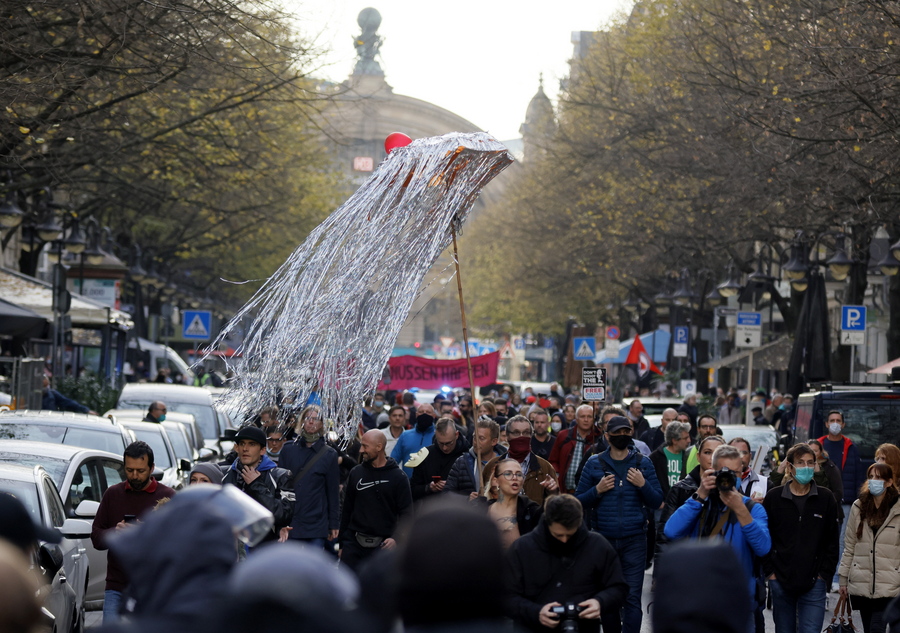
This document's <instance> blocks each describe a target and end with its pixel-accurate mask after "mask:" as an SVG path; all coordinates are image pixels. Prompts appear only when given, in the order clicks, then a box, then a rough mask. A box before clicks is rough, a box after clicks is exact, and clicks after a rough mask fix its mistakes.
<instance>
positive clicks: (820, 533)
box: [763, 444, 840, 633]
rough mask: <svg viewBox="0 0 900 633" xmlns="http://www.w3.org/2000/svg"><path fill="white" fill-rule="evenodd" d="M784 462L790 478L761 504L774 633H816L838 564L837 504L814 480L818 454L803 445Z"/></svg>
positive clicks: (773, 489)
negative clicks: (765, 525)
mask: <svg viewBox="0 0 900 633" xmlns="http://www.w3.org/2000/svg"><path fill="white" fill-rule="evenodd" d="M785 459H786V460H787V461H788V467H787V468H788V472H789V473H790V474H791V475H792V477H793V479H792V480H791V481H790V483H788V484H787V485H784V486H779V487H777V488H772V489H771V490H769V492H768V493H767V494H766V499H765V501H763V507H764V508H765V509H766V514H767V515H768V517H769V534H770V535H771V537H772V549H771V551H770V552H769V555H768V556H766V558H765V560H764V563H763V569H764V571H765V574H766V577H767V578H768V580H769V590H770V591H771V594H772V610H773V616H774V619H775V631H776V633H782V632H783V631H796V632H797V633H818V631H820V630H821V628H822V620H823V619H824V617H825V594H826V592H827V591H828V586H829V584H830V583H831V578H832V576H834V570H835V569H836V568H837V564H838V534H839V532H840V524H839V523H838V520H837V502H836V501H835V500H834V495H833V494H831V492H830V491H829V490H826V489H824V488H818V487H817V486H816V482H814V481H813V480H812V477H813V473H814V471H815V467H816V454H815V453H814V452H813V450H812V449H811V448H810V447H809V446H808V445H807V444H797V445H795V446H793V447H791V449H790V450H789V451H788V452H787V456H786V457H785Z"/></svg>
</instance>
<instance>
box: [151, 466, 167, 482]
mask: <svg viewBox="0 0 900 633" xmlns="http://www.w3.org/2000/svg"><path fill="white" fill-rule="evenodd" d="M163 474H164V473H163V471H162V468H159V467H158V466H154V467H153V475H152V477H153V478H154V479H155V480H156V481H162V478H163Z"/></svg>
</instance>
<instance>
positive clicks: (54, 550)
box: [38, 543, 63, 576]
mask: <svg viewBox="0 0 900 633" xmlns="http://www.w3.org/2000/svg"><path fill="white" fill-rule="evenodd" d="M38 562H39V563H40V564H41V567H42V568H43V569H44V571H46V572H47V575H48V576H53V575H54V574H56V572H58V571H59V570H60V568H61V567H62V565H63V554H62V550H61V549H60V548H59V545H54V544H53V543H44V544H42V545H41V548H40V550H38Z"/></svg>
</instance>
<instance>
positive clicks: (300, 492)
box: [279, 413, 341, 549]
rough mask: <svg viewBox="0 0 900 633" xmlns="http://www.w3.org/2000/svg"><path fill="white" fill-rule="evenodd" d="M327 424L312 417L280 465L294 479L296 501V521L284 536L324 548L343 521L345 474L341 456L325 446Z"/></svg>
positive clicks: (333, 538)
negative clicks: (342, 502) (288, 471)
mask: <svg viewBox="0 0 900 633" xmlns="http://www.w3.org/2000/svg"><path fill="white" fill-rule="evenodd" d="M323 431H324V424H323V421H322V419H321V418H320V417H319V416H318V415H314V414H312V413H311V414H309V415H307V416H306V418H305V419H304V420H303V424H302V426H301V427H300V436H299V437H297V438H296V439H295V440H294V441H293V442H291V443H289V444H287V445H285V447H284V448H283V449H282V450H281V456H280V458H279V464H280V465H281V466H282V467H283V468H287V469H288V470H290V471H291V472H292V473H293V474H294V475H293V476H292V477H291V482H292V484H293V485H292V486H291V490H290V494H289V497H293V499H294V518H293V520H292V521H291V525H290V527H287V528H285V529H284V530H282V532H281V539H280V540H281V541H285V540H287V539H288V538H290V539H293V540H298V541H303V542H306V543H309V544H310V545H312V546H313V547H317V548H320V549H321V548H323V547H324V546H325V541H326V540H328V541H334V540H335V539H336V538H337V537H338V528H339V527H340V520H341V505H340V499H339V493H340V482H341V473H340V466H339V465H338V453H337V451H336V450H334V449H333V448H331V447H330V446H328V444H327V443H326V442H325V436H324V433H323Z"/></svg>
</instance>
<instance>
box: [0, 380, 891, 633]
mask: <svg viewBox="0 0 900 633" xmlns="http://www.w3.org/2000/svg"><path fill="white" fill-rule="evenodd" d="M772 405H774V400H773V401H772V402H766V403H765V407H763V408H761V410H762V411H765V409H766V408H768V407H770V406H772ZM726 406H727V403H726ZM779 406H780V404H779V405H778V406H776V407H775V411H776V412H777V411H779V410H781V411H783V410H784V409H779ZM713 411H714V413H708V412H706V413H704V412H701V411H700V410H699V408H698V406H697V399H696V397H695V396H694V395H693V394H690V395H688V396H687V397H686V398H685V399H684V404H683V405H682V406H681V407H678V408H677V409H676V408H672V409H667V410H665V411H664V412H663V413H662V422H661V424H660V426H659V427H651V425H650V424H649V423H648V421H647V420H646V418H645V417H644V416H643V407H642V405H641V402H640V399H634V400H632V401H630V403H629V405H628V407H627V408H621V407H617V406H610V405H607V404H604V403H599V402H583V401H580V400H579V398H578V396H577V395H575V394H568V395H563V394H562V393H553V394H550V395H538V394H532V393H528V392H526V393H523V394H516V393H514V392H513V391H512V390H509V391H504V392H502V393H498V394H495V395H494V396H492V397H486V398H483V399H482V400H481V401H480V402H477V403H476V402H475V401H473V399H472V397H471V396H470V395H468V394H463V395H461V396H459V397H455V395H454V394H453V393H448V394H443V393H442V394H439V395H438V396H437V397H436V398H435V400H434V401H433V402H418V401H416V396H415V394H413V393H409V392H406V393H400V394H384V393H380V392H379V393H376V394H374V395H373V396H372V398H370V399H369V400H367V401H366V403H365V408H364V410H363V412H362V423H361V424H360V425H359V430H358V433H357V435H356V437H355V438H352V439H351V440H350V441H349V443H348V442H341V441H340V440H339V438H337V437H336V436H334V435H333V434H329V433H328V432H327V429H326V425H325V423H326V421H325V420H324V419H323V415H322V410H321V408H320V406H318V405H316V404H309V405H308V406H306V407H304V408H302V409H301V410H299V411H298V412H296V413H286V412H283V411H280V410H279V409H278V407H277V406H275V405H272V406H270V407H267V408H266V409H263V410H262V411H259V412H258V414H257V415H255V416H254V417H253V418H252V419H250V420H247V421H246V423H245V424H244V425H243V426H242V427H241V428H240V429H239V430H238V431H237V432H236V434H235V435H234V436H233V438H232V439H233V441H234V449H233V451H232V452H231V454H230V455H227V456H224V458H223V460H222V461H221V462H220V463H219V464H214V463H198V464H197V465H196V466H195V467H194V469H193V470H192V472H191V474H190V484H191V485H190V486H189V487H188V490H187V491H186V492H180V493H178V494H175V492H174V491H173V490H171V489H169V488H167V487H166V486H163V485H162V484H161V483H159V482H158V481H156V480H155V479H154V478H153V477H152V476H151V474H152V472H153V467H154V456H153V451H152V449H151V448H150V447H149V446H148V445H146V444H144V443H143V442H135V443H134V444H132V445H131V446H129V447H128V448H127V449H126V451H125V454H124V464H125V472H126V475H127V479H126V481H124V482H123V483H121V484H117V485H115V486H111V487H110V488H109V489H108V490H107V492H106V493H105V495H104V496H103V498H102V501H101V502H100V508H99V510H98V513H97V516H96V519H95V521H94V526H93V533H92V541H93V543H94V545H95V547H97V548H98V549H109V550H110V551H109V555H108V570H107V584H106V595H105V604H104V626H105V627H108V628H109V629H110V630H116V629H123V630H140V629H143V628H149V626H151V625H152V626H154V627H156V626H159V625H161V624H166V625H170V626H172V627H173V628H175V629H176V630H178V629H184V630H187V628H188V627H189V626H191V627H194V628H193V629H192V630H196V629H202V628H204V627H207V626H208V622H203V623H201V622H199V621H198V618H197V615H196V608H198V607H197V604H200V603H203V601H204V600H206V601H208V606H215V607H216V608H217V609H218V610H219V611H221V612H224V613H228V614H230V617H233V618H234V621H239V620H240V619H241V618H242V617H246V616H244V615H242V614H241V613H240V612H239V610H237V609H238V606H239V605H244V606H247V605H249V604H258V603H261V602H266V604H268V605H269V607H270V608H271V609H272V611H270V612H268V613H267V614H266V618H267V620H266V621H267V622H271V623H277V622H278V618H277V617H276V615H277V614H278V613H284V614H289V613H294V612H295V611H297V609H298V608H300V606H299V604H291V600H290V598H289V597H288V596H289V595H291V594H290V592H287V593H286V592H284V591H281V590H280V589H279V588H278V581H277V579H275V580H273V581H271V582H270V583H269V584H270V585H272V588H271V590H270V591H269V592H268V593H267V592H266V591H260V590H259V589H257V590H255V592H250V593H253V595H254V596H256V597H257V601H256V602H254V601H253V600H249V598H248V596H247V595H241V596H240V600H238V599H237V597H235V596H232V598H233V599H232V600H230V601H225V602H216V603H215V605H214V601H213V597H212V596H203V597H201V595H200V594H202V593H203V591H204V590H207V591H208V590H209V587H206V586H205V587H203V588H201V586H200V585H199V584H197V583H201V582H207V581H208V580H209V578H210V575H209V572H208V569H206V568H204V570H203V571H200V570H199V568H200V567H201V566H203V561H204V560H205V557H209V558H210V561H211V562H210V566H211V567H212V568H214V569H215V570H217V573H219V574H224V575H227V576H228V582H227V585H228V587H231V588H233V587H238V586H246V585H247V583H248V580H247V578H246V574H250V573H251V572H249V571H244V570H247V569H256V570H257V571H256V573H259V571H260V569H262V570H268V571H269V572H270V573H271V574H272V575H275V574H277V573H278V570H279V568H280V567H284V568H285V569H286V570H287V569H288V568H290V569H293V567H292V566H291V564H290V563H289V561H292V560H293V561H294V562H296V565H297V567H298V569H299V568H302V569H304V570H306V571H307V573H308V574H309V577H304V578H305V580H302V581H301V580H298V582H306V583H310V584H313V585H315V583H316V576H317V575H319V576H321V582H322V583H326V584H327V583H332V584H334V585H335V587H342V589H334V595H331V596H329V597H328V599H327V600H324V599H323V601H320V603H319V604H313V603H312V602H310V601H304V604H306V603H309V612H308V613H307V617H311V616H310V614H315V617H318V618H324V619H325V620H327V622H324V621H317V622H318V623H317V624H315V625H311V628H314V629H315V628H316V627H317V626H321V627H322V628H323V630H342V627H344V626H346V627H351V626H360V625H362V626H366V627H368V628H375V629H383V630H385V631H387V630H390V629H391V628H392V627H393V626H394V624H395V623H396V622H397V621H398V619H399V620H401V621H402V622H403V623H404V625H405V627H406V628H408V629H410V630H417V629H419V628H423V629H434V630H438V629H440V627H442V626H443V627H445V628H446V627H447V626H450V627H451V629H452V630H456V629H455V628H453V627H455V626H456V625H457V624H460V623H462V622H468V624H467V625H466V626H467V628H468V629H472V630H479V628H480V627H483V628H485V629H487V628H488V627H491V628H496V627H497V626H506V625H508V624H509V623H512V626H515V627H517V628H520V629H523V630H532V631H544V630H548V629H562V630H564V631H574V630H578V631H581V632H582V633H588V632H590V631H598V630H599V628H600V625H601V624H602V628H603V631H606V632H611V633H615V632H619V631H623V632H625V633H638V632H639V631H640V630H641V626H642V620H643V617H644V614H643V611H642V591H643V585H644V576H645V571H646V570H647V569H649V568H651V567H652V568H653V578H654V588H653V591H654V599H653V604H654V606H653V630H654V631H658V632H659V633H664V632H667V631H719V632H721V631H735V632H740V633H750V632H755V633H762V631H763V630H764V628H765V622H764V617H763V614H764V610H765V608H766V605H767V601H768V602H769V603H770V604H771V607H772V611H773V619H774V623H775V629H776V631H777V633H797V632H799V633H818V631H820V630H821V629H822V627H823V622H824V621H825V605H826V594H827V593H828V592H829V590H834V591H836V592H837V593H838V594H839V596H841V598H842V599H844V598H846V599H847V600H849V604H850V605H851V606H852V608H853V609H855V610H857V611H859V613H860V615H861V618H862V622H863V627H864V630H865V633H874V632H882V631H886V627H887V624H888V623H889V622H890V621H892V618H893V615H892V609H891V607H890V605H889V603H890V602H891V600H892V599H893V598H895V597H896V596H898V595H900V572H898V571H897V570H898V569H900V506H898V504H897V501H898V499H900V493H898V484H900V482H898V481H896V480H897V473H898V470H900V449H898V448H897V447H896V446H894V445H890V444H886V445H883V446H881V447H879V449H878V451H877V453H876V463H874V464H872V465H871V466H869V467H868V468H865V467H864V466H863V463H862V462H861V460H860V457H859V454H858V451H857V448H856V446H855V445H854V443H853V442H852V441H851V440H850V438H848V437H847V436H846V435H844V426H845V423H844V418H843V414H842V413H841V412H840V411H832V412H830V413H829V414H828V419H827V428H828V433H827V435H825V436H823V437H821V438H818V439H815V440H811V441H810V442H809V443H808V444H797V445H794V446H793V447H791V448H790V450H789V451H788V452H787V455H786V456H785V459H784V460H783V461H782V462H781V463H780V464H778V465H777V468H775V469H774V470H773V471H772V472H770V473H769V474H768V476H764V475H763V474H762V473H759V472H756V471H755V470H754V468H753V463H754V462H753V460H752V456H753V455H752V454H753V451H754V449H755V448H757V447H753V446H751V445H750V443H749V442H748V441H747V440H745V439H743V438H741V437H734V438H731V439H730V441H726V439H725V438H724V437H723V436H722V435H721V430H720V428H719V418H718V416H717V414H720V413H721V410H716V409H713ZM160 412H162V414H164V412H165V404H164V403H162V402H155V403H153V404H151V406H150V409H149V410H148V415H147V418H146V419H148V420H149V421H153V420H155V419H159V418H158V416H159V415H160ZM154 416H156V417H154ZM209 484H213V485H215V486H221V487H224V488H227V489H231V490H233V491H237V492H239V493H240V495H241V497H242V498H248V499H251V500H253V501H254V502H256V503H257V504H258V505H259V506H261V507H262V508H265V510H266V511H267V512H266V516H267V517H268V520H267V521H268V522H267V523H265V525H264V527H263V528H260V529H258V530H256V532H254V531H253V530H249V529H248V528H247V525H241V526H237V525H234V524H233V523H232V524H229V517H232V516H233V515H234V514H235V512H231V511H224V510H221V509H220V510H215V509H214V507H215V504H216V503H219V504H226V500H225V499H224V497H223V498H219V497H215V496H213V497H211V498H210V499H212V500H209V501H204V502H203V503H197V502H195V503H191V504H189V503H188V502H187V501H185V502H181V501H180V498H182V497H189V496H190V495H194V494H195V492H194V488H195V487H197V488H196V489H197V491H201V490H205V489H209V488H211V486H209ZM196 494H197V495H199V494H200V493H199V492H197V493H196ZM197 499H198V500H199V499H200V497H199V496H198V497H197ZM204 499H205V498H204ZM216 499H218V501H215V500H216ZM228 503H233V501H228ZM204 504H205V505H204ZM201 507H208V508H209V510H208V513H209V514H210V516H209V517H206V518H199V517H197V516H192V515H191V513H192V512H193V513H194V515H196V513H197V512H200V508H201ZM176 517H177V518H176ZM207 523H209V524H210V525H211V524H213V523H215V524H217V525H218V526H219V528H221V526H222V525H226V526H228V525H230V528H229V529H230V530H231V531H228V532H227V534H226V535H225V536H226V538H224V541H225V542H226V543H227V546H226V547H225V548H224V549H225V551H224V552H223V551H222V549H223V548H222V546H221V545H219V546H217V548H212V547H211V546H212V544H213V543H221V540H218V539H215V538H213V534H214V533H218V532H217V531H216V530H217V529H218V528H217V529H213V528H212V527H210V526H208V525H207ZM256 525H258V524H256ZM186 526H193V528H192V529H190V530H188V529H187V528H186ZM202 526H206V527H202ZM201 527H202V529H201ZM239 528H240V529H239ZM166 530H170V532H167V531H166ZM204 530H206V531H204ZM248 532H254V534H253V538H250V537H249V536H248ZM207 534H208V535H209V538H207V537H206V535H207ZM156 539H158V542H156V541H155V540H156ZM173 539H174V541H173ZM179 539H180V540H179ZM150 540H154V542H155V546H156V548H157V549H158V548H160V547H161V548H162V549H165V550H168V551H167V552H166V553H161V552H158V551H154V548H153V547H148V541H150ZM212 549H215V550H216V551H215V552H212V551H211V550H212ZM173 552H175V554H174V555H173ZM279 552H280V554H279ZM0 553H2V552H0ZM154 557H156V558H160V557H161V558H163V559H164V560H165V561H168V563H169V564H170V565H176V566H185V567H187V568H189V569H186V570H180V571H176V570H171V569H169V570H167V571H163V570H166V567H165V565H163V564H162V563H160V562H158V561H156V560H155V559H154ZM310 557H311V558H310ZM148 559H154V561H150V560H148ZM195 559H196V560H195ZM263 560H267V561H269V563H268V567H265V566H264V567H262V568H260V567H259V565H260V564H261V563H259V562H257V561H263ZM678 560H680V561H682V564H681V566H680V567H673V566H672V565H673V563H672V562H671V561H678ZM686 563H689V564H688V565H686ZM254 565H255V566H254ZM685 566H690V567H691V570H690V571H688V570H686V569H685ZM137 568H142V569H141V570H140V571H138V570H137ZM148 569H150V570H156V571H154V573H153V574H150V575H148V573H147V571H148ZM701 572H702V573H703V574H712V575H707V576H703V575H698V574H700V573H701ZM284 573H285V574H288V576H290V573H293V572H288V571H285V572H284ZM297 573H299V572H297ZM192 574H193V575H192ZM137 578H140V579H141V581H140V583H137ZM687 578H691V579H693V582H694V583H696V584H690V583H686V582H684V579H687ZM285 580H287V577H286V578H285ZM220 582H221V583H223V586H224V583H225V581H224V580H221V579H220ZM146 583H151V584H153V583H157V584H159V586H155V587H153V588H149V587H146V586H143V585H144V584H146ZM700 583H702V586H701V585H700ZM138 584H140V585H141V586H137V585H138ZM163 588H165V589H163ZM434 591H437V592H438V594H437V595H433V592H434ZM693 592H705V593H707V594H708V595H709V596H710V600H711V601H697V600H692V599H687V600H681V601H679V600H678V598H677V596H678V595H681V596H687V595H688V594H691V593H693ZM167 595H168V596H169V597H168V598H167V597H166V596H167ZM714 596H719V598H718V600H719V602H716V601H715V600H712V598H713V597H714ZM313 602H314V601H313ZM188 605H193V606H191V608H190V609H188V608H187V606H188ZM327 605H330V607H329V608H328V609H325V610H324V611H323V610H322V607H323V606H327ZM666 605H669V606H666ZM691 605H694V608H693V610H692V608H691ZM248 608H249V607H248ZM668 609H671V611H672V612H671V613H670V612H669V611H668ZM126 614H127V615H126ZM674 614H677V616H678V617H677V618H674V617H673V615H674ZM123 615H124V616H126V617H125V618H124V619H123ZM285 617H287V616H285ZM214 620H215V621H216V622H219V623H221V622H222V621H221V620H219V619H217V618H216V619H214ZM502 623H506V624H502ZM348 630H349V629H348Z"/></svg>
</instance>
